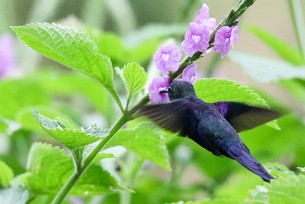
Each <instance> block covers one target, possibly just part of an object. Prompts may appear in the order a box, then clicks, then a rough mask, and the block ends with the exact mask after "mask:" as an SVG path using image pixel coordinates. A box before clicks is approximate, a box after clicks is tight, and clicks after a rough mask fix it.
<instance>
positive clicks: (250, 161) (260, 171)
mask: <svg viewBox="0 0 305 204" xmlns="http://www.w3.org/2000/svg"><path fill="white" fill-rule="evenodd" d="M241 145H242V148H241V149H240V148H237V147H236V146H231V147H230V148H229V151H228V152H227V153H228V154H229V156H230V157H231V158H232V159H234V160H236V161H237V162H238V163H240V164H241V165H243V166H244V167H246V168H247V169H249V170H250V171H252V172H253V173H255V174H256V175H258V176H260V177H261V178H262V179H263V180H264V181H266V182H270V180H271V179H274V177H273V176H271V175H270V174H269V173H268V172H267V171H266V169H265V168H264V167H263V166H262V165H261V164H260V163H259V162H258V161H257V160H256V159H255V158H254V157H253V156H252V155H251V153H250V151H249V149H248V148H247V147H246V146H245V145H244V144H241ZM236 151H237V152H238V153H237V152H236ZM240 151H241V152H240Z"/></svg>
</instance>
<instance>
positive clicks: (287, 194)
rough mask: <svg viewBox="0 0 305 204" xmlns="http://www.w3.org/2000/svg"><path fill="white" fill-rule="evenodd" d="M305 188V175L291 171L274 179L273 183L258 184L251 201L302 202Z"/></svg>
mask: <svg viewBox="0 0 305 204" xmlns="http://www.w3.org/2000/svg"><path fill="white" fill-rule="evenodd" d="M304 188H305V176H304V175H302V174H300V175H298V176H297V175H295V174H291V173H289V174H287V175H285V176H280V177H278V178H276V179H274V180H272V181H271V183H265V184H264V186H257V187H256V189H255V190H252V191H251V197H252V200H250V201H253V202H254V203H258V202H260V203H262V202H264V203H270V204H277V203H291V204H298V203H299V204H301V203H304V200H305V194H304Z"/></svg>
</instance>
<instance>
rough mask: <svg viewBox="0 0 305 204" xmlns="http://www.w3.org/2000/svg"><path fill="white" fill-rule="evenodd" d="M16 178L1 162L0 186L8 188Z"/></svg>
mask: <svg viewBox="0 0 305 204" xmlns="http://www.w3.org/2000/svg"><path fill="white" fill-rule="evenodd" d="M13 177H14V173H13V171H12V169H11V168H10V167H9V166H8V165H7V164H6V163H4V162H3V161H1V160H0V186H2V187H8V186H9V185H10V182H11V180H12V179H13Z"/></svg>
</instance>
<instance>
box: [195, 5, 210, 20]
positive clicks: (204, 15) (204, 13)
mask: <svg viewBox="0 0 305 204" xmlns="http://www.w3.org/2000/svg"><path fill="white" fill-rule="evenodd" d="M209 17H210V15H209V7H208V5H206V4H202V7H201V9H200V10H199V12H198V15H197V16H196V19H195V22H196V23H200V22H203V21H205V20H206V19H208V18H209Z"/></svg>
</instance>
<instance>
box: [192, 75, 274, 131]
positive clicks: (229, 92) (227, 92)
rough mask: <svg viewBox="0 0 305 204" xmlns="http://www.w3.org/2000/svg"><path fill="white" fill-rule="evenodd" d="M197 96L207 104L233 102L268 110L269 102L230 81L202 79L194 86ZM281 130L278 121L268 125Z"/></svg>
mask: <svg viewBox="0 0 305 204" xmlns="http://www.w3.org/2000/svg"><path fill="white" fill-rule="evenodd" d="M194 88H195V91H196V94H197V96H198V97H199V98H200V99H202V100H203V101H205V102H208V103H214V102H219V101H232V102H240V103H245V104H249V105H252V106H258V107H265V108H268V107H269V106H268V104H267V102H266V101H265V100H264V99H263V98H262V97H261V96H260V95H258V94H257V93H255V92H254V91H253V90H251V89H249V88H248V87H246V86H242V85H240V84H238V83H236V82H234V81H232V80H228V79H218V78H212V79H201V80H197V81H196V83H195V85H194ZM267 125H268V126H270V127H272V128H274V129H277V130H279V129H280V127H279V126H278V125H277V123H276V120H274V121H271V122H269V123H267Z"/></svg>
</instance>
